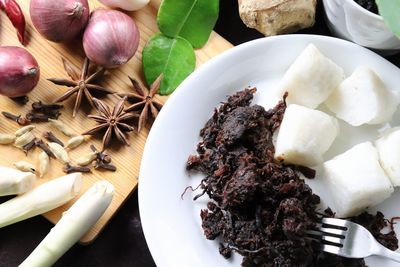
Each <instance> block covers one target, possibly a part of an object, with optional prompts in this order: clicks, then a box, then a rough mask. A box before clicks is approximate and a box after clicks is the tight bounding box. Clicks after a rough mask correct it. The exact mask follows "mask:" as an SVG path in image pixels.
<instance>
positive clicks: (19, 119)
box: [1, 111, 28, 125]
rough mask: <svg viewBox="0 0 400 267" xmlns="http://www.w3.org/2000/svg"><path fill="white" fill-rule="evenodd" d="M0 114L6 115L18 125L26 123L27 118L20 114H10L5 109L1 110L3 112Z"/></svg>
mask: <svg viewBox="0 0 400 267" xmlns="http://www.w3.org/2000/svg"><path fill="white" fill-rule="evenodd" d="M1 114H3V116H4V117H6V118H7V119H9V120H12V121H15V122H16V123H18V124H19V125H26V124H28V120H27V119H26V118H24V117H22V116H21V115H14V114H12V113H10V112H7V111H3V112H1Z"/></svg>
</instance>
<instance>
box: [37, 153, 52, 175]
mask: <svg viewBox="0 0 400 267" xmlns="http://www.w3.org/2000/svg"><path fill="white" fill-rule="evenodd" d="M49 166H50V158H49V155H47V153H46V152H45V151H42V152H40V154H39V172H40V177H43V176H44V175H45V174H46V173H47V171H48V170H49Z"/></svg>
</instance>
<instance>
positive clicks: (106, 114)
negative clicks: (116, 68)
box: [82, 97, 138, 151]
mask: <svg viewBox="0 0 400 267" xmlns="http://www.w3.org/2000/svg"><path fill="white" fill-rule="evenodd" d="M92 100H93V103H94V105H95V108H96V109H97V111H98V113H99V115H89V116H88V117H89V118H91V119H93V120H95V121H96V122H97V123H99V125H97V126H96V127H94V128H92V129H91V130H89V131H87V132H84V133H83V134H82V135H94V134H96V133H99V132H102V131H104V130H105V134H104V137H103V149H102V151H104V150H105V149H106V148H107V147H108V146H109V145H110V143H111V140H112V137H113V135H115V136H116V137H117V139H118V140H119V141H120V142H121V143H123V144H125V145H127V146H129V142H128V139H127V137H126V136H125V133H124V132H130V131H133V130H134V128H133V127H132V126H130V125H129V124H127V121H129V120H131V119H133V118H137V116H138V115H137V114H133V113H127V112H124V103H125V100H126V97H123V98H121V99H120V100H119V101H118V102H117V104H116V105H115V106H114V108H113V110H112V111H111V109H110V108H109V106H108V105H107V104H105V103H104V102H103V101H101V100H99V99H97V98H93V99H92Z"/></svg>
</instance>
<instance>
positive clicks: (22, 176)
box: [0, 167, 36, 196]
mask: <svg viewBox="0 0 400 267" xmlns="http://www.w3.org/2000/svg"><path fill="white" fill-rule="evenodd" d="M35 181H36V176H35V175H34V174H33V173H31V172H22V171H19V170H16V169H13V168H8V167H0V196H8V195H17V194H22V193H25V192H27V191H29V190H31V189H32V188H33V185H34V184H35Z"/></svg>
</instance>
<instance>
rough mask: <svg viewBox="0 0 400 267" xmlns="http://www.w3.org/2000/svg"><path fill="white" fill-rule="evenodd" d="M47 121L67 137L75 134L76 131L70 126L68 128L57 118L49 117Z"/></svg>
mask: <svg viewBox="0 0 400 267" xmlns="http://www.w3.org/2000/svg"><path fill="white" fill-rule="evenodd" d="M49 122H50V123H51V124H52V125H53V126H54V127H56V128H57V129H58V130H59V131H60V132H62V133H63V134H64V135H66V136H68V137H74V136H75V135H76V133H75V132H74V131H73V130H72V129H71V128H69V127H68V126H67V125H66V124H65V123H63V122H61V121H59V120H54V119H49Z"/></svg>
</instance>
